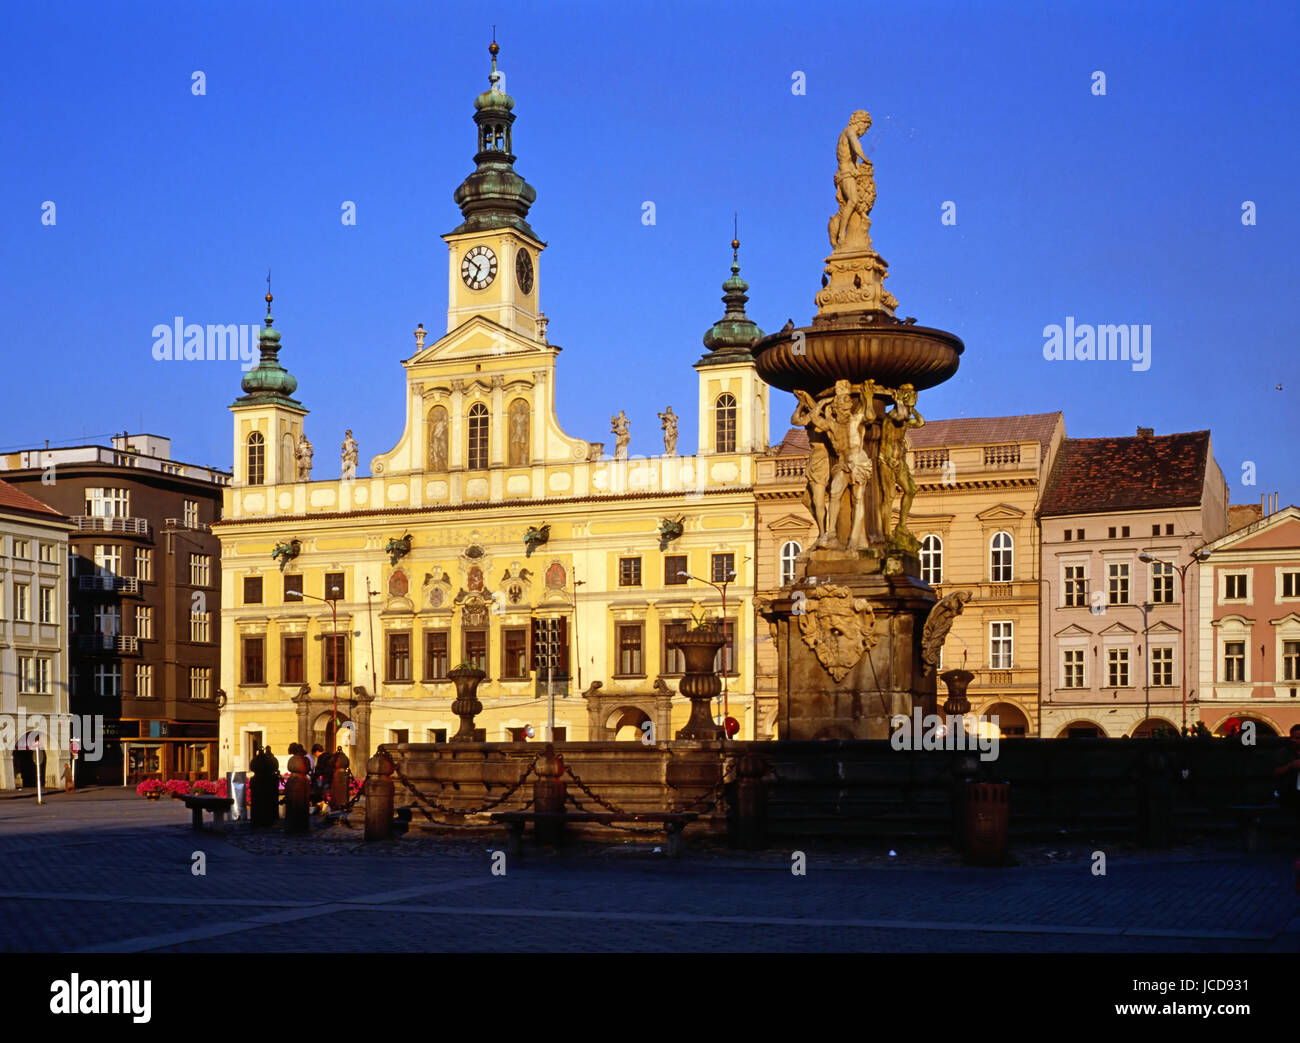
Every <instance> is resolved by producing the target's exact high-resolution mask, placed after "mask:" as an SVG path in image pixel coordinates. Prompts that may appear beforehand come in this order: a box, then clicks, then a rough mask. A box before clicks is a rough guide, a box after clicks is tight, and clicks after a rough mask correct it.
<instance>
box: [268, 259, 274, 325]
mask: <svg viewBox="0 0 1300 1043" xmlns="http://www.w3.org/2000/svg"><path fill="white" fill-rule="evenodd" d="M273 300H275V298H274V297H272V296H271V269H270V268H268V269H267V270H266V324H267V326H270V325H271V302H272V301H273Z"/></svg>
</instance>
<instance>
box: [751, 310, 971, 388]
mask: <svg viewBox="0 0 1300 1043" xmlns="http://www.w3.org/2000/svg"><path fill="white" fill-rule="evenodd" d="M750 350H751V351H752V353H753V355H754V360H755V363H756V365H757V368H758V375H759V376H760V377H762V378H763V379H764V380H765V381H767V383H768V384H770V385H772V387H775V388H780V389H781V390H782V391H796V390H797V391H806V392H808V394H810V395H812V396H813V397H814V398H815V397H816V396H818V395H820V394H821V393H822V392H824V391H829V390H830V389H831V388H832V387H834V385H835V381H837V380H848V381H850V382H851V383H854V384H857V383H861V382H862V381H864V380H868V379H870V380H874V381H876V382H877V383H880V384H884V385H885V386H886V387H898V386H900V385H902V384H911V385H912V386H913V387H914V388H916V389H917V390H918V391H920V390H922V389H924V388H930V387H934V386H935V385H936V384H941V383H943V382H944V381H945V380H947V379H948V378H949V377H951V376H952V375H953V374H954V373H956V372H957V366H958V364H959V363H960V360H961V354H962V352H963V351H964V350H965V345H964V344H963V343H962V342H961V338H960V337H956V336H954V335H953V334H951V333H947V332H945V331H944V330H937V329H931V328H930V327H928V326H908V325H905V324H902V323H897V324H889V325H861V326H853V327H849V328H838V329H836V328H830V329H827V328H817V327H811V328H809V327H805V328H800V329H793V330H782V331H780V332H778V333H773V334H771V335H769V336H767V337H764V338H763V339H762V340H760V341H757V342H755V344H754V346H753V347H752V348H751V349H750Z"/></svg>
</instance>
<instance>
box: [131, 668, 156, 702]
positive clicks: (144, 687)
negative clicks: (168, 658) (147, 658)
mask: <svg viewBox="0 0 1300 1043" xmlns="http://www.w3.org/2000/svg"><path fill="white" fill-rule="evenodd" d="M135 697H136V698H137V699H152V698H153V664H152V663H137V664H136V666H135Z"/></svg>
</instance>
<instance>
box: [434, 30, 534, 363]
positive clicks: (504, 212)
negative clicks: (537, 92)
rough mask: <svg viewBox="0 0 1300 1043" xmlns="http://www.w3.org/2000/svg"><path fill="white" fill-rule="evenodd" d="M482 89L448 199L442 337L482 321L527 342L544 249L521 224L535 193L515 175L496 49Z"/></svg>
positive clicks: (509, 110) (508, 100) (509, 107)
mask: <svg viewBox="0 0 1300 1043" xmlns="http://www.w3.org/2000/svg"><path fill="white" fill-rule="evenodd" d="M488 50H489V53H491V55H492V71H491V73H490V74H489V75H488V84H489V86H488V89H487V90H485V91H484V92H483V93H482V94H480V95H479V96H478V97H477V98H475V99H474V122H475V124H477V135H478V151H477V153H476V154H475V156H474V163H475V169H474V172H473V173H472V174H470V175H469V177H467V178H466V179H465V180H464V181H463V182H461V185H460V187H459V188H457V189H456V193H455V195H454V197H453V198H454V199H455V201H456V204H457V205H458V206H459V207H460V212H461V215H462V217H464V220H463V221H462V222H461V223H460V224H459V225H458V226H457V227H456V228H454V229H452V230H451V231H450V232H448V233H447V234H446V235H444V236H443V237H442V238H443V240H444V241H445V242H446V243H447V248H448V250H449V251H450V256H449V257H448V265H447V269H448V270H447V279H448V291H447V332H448V333H451V332H452V331H453V330H455V329H456V328H457V327H459V326H461V325H462V324H464V323H465V322H467V321H469V320H470V319H471V318H473V317H474V316H483V317H484V318H487V319H490V320H491V321H492V322H495V323H496V324H497V325H499V326H503V327H505V328H506V329H508V330H510V331H512V332H514V333H517V334H520V335H521V336H524V337H526V338H528V339H530V340H534V339H540V338H539V335H538V321H537V320H538V317H539V315H540V311H539V309H538V299H539V290H538V283H539V282H540V278H539V277H540V270H539V269H540V266H539V264H538V261H539V258H540V257H541V252H542V250H544V249H545V248H546V244H545V243H543V242H542V241H541V240H540V239H539V238H538V237H537V233H536V232H534V231H533V229H532V226H530V225H529V224H528V209H529V207H531V206H532V204H533V203H534V201H536V199H537V191H536V189H534V188H533V186H532V185H530V184H529V183H528V182H527V181H525V180H524V179H523V178H522V177H520V176H519V175H518V174H517V173H515V169H514V163H515V156H514V153H513V152H512V151H511V136H512V128H513V125H514V122H515V114H514V111H513V110H514V107H515V99H514V98H512V97H511V96H510V95H509V94H507V93H506V90H505V73H504V72H502V71H501V70H500V69H498V68H497V54H498V53H499V52H500V48H499V47H498V46H497V44H496V41H493V42H492V46H491V47H489V48H488Z"/></svg>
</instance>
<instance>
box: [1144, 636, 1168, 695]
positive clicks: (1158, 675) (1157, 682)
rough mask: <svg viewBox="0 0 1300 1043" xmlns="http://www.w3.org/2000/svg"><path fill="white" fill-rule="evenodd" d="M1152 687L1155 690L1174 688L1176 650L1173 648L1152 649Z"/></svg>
mask: <svg viewBox="0 0 1300 1043" xmlns="http://www.w3.org/2000/svg"><path fill="white" fill-rule="evenodd" d="M1148 647H1149V646H1148ZM1151 685H1152V687H1153V688H1172V687H1173V685H1174V650H1173V648H1172V647H1166V648H1152V649H1151Z"/></svg>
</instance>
